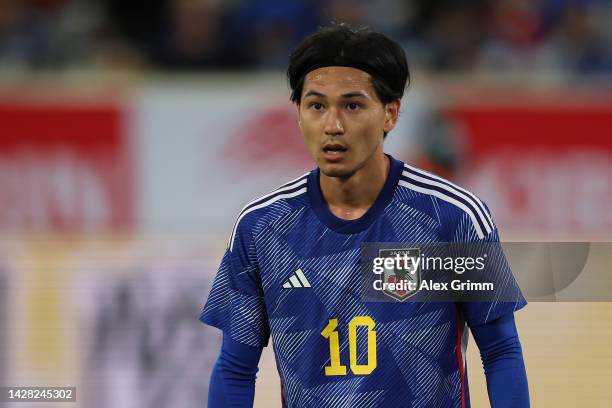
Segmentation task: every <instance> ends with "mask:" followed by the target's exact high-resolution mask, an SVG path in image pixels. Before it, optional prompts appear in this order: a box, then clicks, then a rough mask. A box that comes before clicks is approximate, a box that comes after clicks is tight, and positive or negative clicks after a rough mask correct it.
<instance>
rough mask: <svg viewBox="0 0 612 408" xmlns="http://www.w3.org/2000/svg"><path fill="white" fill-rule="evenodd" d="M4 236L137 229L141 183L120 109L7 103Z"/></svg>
mask: <svg viewBox="0 0 612 408" xmlns="http://www.w3.org/2000/svg"><path fill="white" fill-rule="evenodd" d="M0 124H1V125H0V228H1V229H3V230H9V231H53V232H58V231H74V230H83V229H87V230H91V229H101V230H108V229H113V230H115V229H118V228H121V229H122V228H126V227H130V226H131V225H132V224H133V218H134V217H133V215H134V214H133V212H134V211H133V208H134V193H133V190H134V189H133V184H134V175H133V166H132V157H131V152H130V149H129V143H128V137H127V135H126V134H125V130H124V126H123V113H122V112H121V110H120V108H119V107H118V106H113V105H104V106H102V105H91V104H87V105H85V106H79V105H76V104H64V105H62V104H61V103H59V104H58V103H57V102H49V103H31V104H30V103H23V102H20V103H19V104H15V103H11V102H0Z"/></svg>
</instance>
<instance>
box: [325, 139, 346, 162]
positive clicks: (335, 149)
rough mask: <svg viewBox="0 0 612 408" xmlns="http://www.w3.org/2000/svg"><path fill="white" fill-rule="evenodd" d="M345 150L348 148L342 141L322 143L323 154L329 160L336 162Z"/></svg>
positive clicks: (340, 158)
mask: <svg viewBox="0 0 612 408" xmlns="http://www.w3.org/2000/svg"><path fill="white" fill-rule="evenodd" d="M347 150H348V148H347V147H346V146H345V145H343V144H342V143H338V142H327V143H325V144H324V145H323V156H324V157H325V159H326V160H327V161H329V162H338V161H340V160H342V157H343V156H344V153H345V152H346V151H347Z"/></svg>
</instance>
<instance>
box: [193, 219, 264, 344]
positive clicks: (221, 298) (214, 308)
mask: <svg viewBox="0 0 612 408" xmlns="http://www.w3.org/2000/svg"><path fill="white" fill-rule="evenodd" d="M245 224H246V223H241V224H240V225H238V229H237V232H236V235H235V237H234V238H233V239H234V242H233V248H231V246H230V247H228V248H227V249H226V251H225V254H224V255H223V259H222V261H221V265H220V266H219V270H218V271H217V275H216V276H215V279H214V282H213V285H212V288H211V290H210V293H209V295H208V300H207V301H206V304H205V305H204V308H203V311H202V314H201V315H200V321H202V322H203V323H205V324H208V325H211V326H214V327H217V328H219V329H221V330H223V332H224V333H225V334H227V335H229V336H230V337H231V338H232V339H233V340H234V341H237V342H239V343H243V344H246V345H249V346H252V347H263V346H266V345H267V344H268V338H269V336H270V329H269V324H268V317H267V313H266V306H265V301H264V295H263V289H262V285H261V278H260V274H259V268H258V266H257V262H256V260H255V254H254V252H255V251H254V246H253V245H252V242H253V240H252V236H251V233H250V231H249V228H248V227H247V226H246V225H245ZM230 248H231V249H230Z"/></svg>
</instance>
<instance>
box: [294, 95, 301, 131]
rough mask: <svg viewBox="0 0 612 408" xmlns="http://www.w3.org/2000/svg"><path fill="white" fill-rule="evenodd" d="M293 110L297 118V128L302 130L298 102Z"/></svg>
mask: <svg viewBox="0 0 612 408" xmlns="http://www.w3.org/2000/svg"><path fill="white" fill-rule="evenodd" d="M295 108H296V111H297V117H298V121H297V123H298V127H299V128H300V129H302V119H300V103H299V102H296V103H295Z"/></svg>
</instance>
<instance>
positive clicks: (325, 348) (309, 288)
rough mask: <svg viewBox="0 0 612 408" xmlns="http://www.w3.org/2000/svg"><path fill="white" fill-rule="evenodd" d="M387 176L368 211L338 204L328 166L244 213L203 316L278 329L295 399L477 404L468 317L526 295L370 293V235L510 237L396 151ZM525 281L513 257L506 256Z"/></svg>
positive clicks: (255, 336) (486, 317) (299, 402)
mask: <svg viewBox="0 0 612 408" xmlns="http://www.w3.org/2000/svg"><path fill="white" fill-rule="evenodd" d="M390 160H391V168H390V171H389V175H388V177H387V180H386V182H385V185H384V187H383V189H382V191H381V193H380V194H379V196H378V197H377V199H376V201H375V202H374V203H373V205H372V206H371V207H370V209H369V210H368V211H367V212H366V213H365V214H364V215H363V216H362V217H360V218H359V219H356V220H350V221H349V220H343V219H340V218H337V217H336V216H334V215H333V214H332V213H331V211H330V210H329V208H328V207H327V205H326V203H325V201H324V199H323V197H322V194H321V190H320V187H319V170H318V169H315V170H313V171H311V172H310V173H308V174H305V175H304V176H302V177H300V178H298V179H296V180H294V181H292V182H289V183H287V184H285V185H283V186H281V187H280V188H278V189H277V190H275V191H273V192H272V193H270V194H268V195H265V196H263V197H261V198H259V199H257V200H254V201H252V202H251V203H249V204H248V205H247V206H246V207H245V208H244V209H243V210H242V212H241V213H240V215H239V217H238V219H237V221H236V223H235V225H234V228H233V231H232V234H231V237H230V240H229V243H228V248H227V250H226V252H225V255H224V256H223V260H222V262H221V266H220V268H219V270H218V273H217V276H216V278H215V281H214V283H213V287H212V289H211V292H210V294H209V297H208V301H207V302H206V305H205V307H204V311H203V313H202V315H201V317H200V319H201V320H202V321H203V322H204V323H207V324H210V325H212V326H216V327H218V328H220V329H222V330H223V331H224V332H225V334H226V335H229V336H231V338H232V339H234V340H235V341H238V342H241V343H244V344H247V345H251V346H256V347H257V346H264V345H266V344H267V342H268V338H269V337H270V336H272V343H273V347H274V353H275V357H276V363H277V368H278V371H279V374H280V377H281V384H282V391H283V392H282V399H283V405H284V406H287V407H296V408H297V407H318V408H321V407H330V408H331V407H333V408H337V407H363V408H366V407H394V408H400V407H462V408H463V407H468V406H469V405H470V404H469V392H468V384H467V370H466V369H467V367H466V363H465V347H466V345H467V331H466V326H467V325H479V324H483V323H485V322H488V321H491V320H494V319H497V318H499V317H501V316H503V315H505V314H507V313H512V312H513V311H515V310H517V309H519V308H521V307H523V306H524V305H525V304H526V302H525V300H524V299H523V297H522V296H521V295H520V291H519V290H518V287H517V291H518V294H519V296H518V297H517V299H518V300H517V301H516V302H474V303H467V302H466V303H456V302H455V303H453V302H420V303H418V302H402V301H393V300H392V301H388V302H366V301H364V300H363V299H362V297H361V279H360V270H359V257H360V248H361V245H362V243H365V242H422V243H435V242H483V241H484V242H498V241H499V238H498V234H497V230H496V227H495V225H494V223H493V221H492V219H491V216H490V214H489V212H488V210H487V208H486V207H485V206H484V204H483V203H482V202H481V201H480V200H479V199H478V198H477V197H475V196H474V195H473V194H471V193H470V192H468V191H466V190H464V189H461V188H460V187H458V186H456V185H454V184H451V183H450V182H448V181H446V180H444V179H442V178H439V177H437V176H434V175H432V174H430V173H427V172H424V171H422V170H419V169H416V168H414V167H411V166H408V165H405V164H404V163H402V162H401V161H398V160H395V159H393V158H390ZM499 264H500V265H503V266H501V267H502V268H505V270H502V271H500V273H502V274H508V278H509V279H510V280H511V281H513V282H514V280H513V279H514V278H513V277H512V275H511V272H510V270H509V268H508V267H507V263H505V262H501V263H499Z"/></svg>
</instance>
